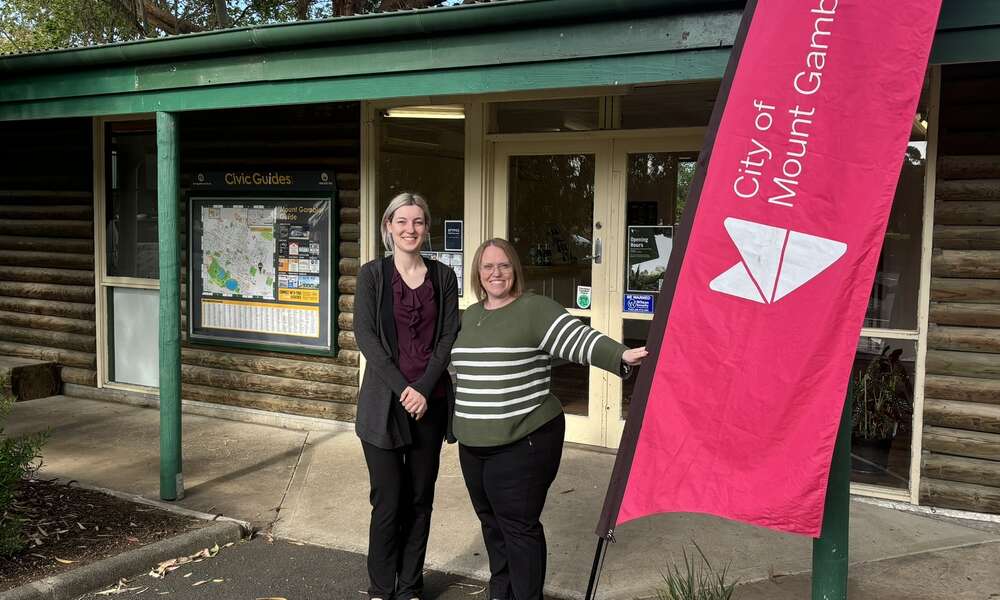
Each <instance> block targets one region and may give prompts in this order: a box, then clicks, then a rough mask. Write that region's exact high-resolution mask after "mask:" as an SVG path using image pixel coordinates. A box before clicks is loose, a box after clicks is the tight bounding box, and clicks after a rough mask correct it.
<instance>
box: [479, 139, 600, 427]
mask: <svg viewBox="0 0 1000 600" xmlns="http://www.w3.org/2000/svg"><path fill="white" fill-rule="evenodd" d="M610 150H611V143H610V141H595V142H532V143H497V144H496V145H495V146H494V170H493V178H494V180H493V181H494V189H493V206H492V219H491V222H492V228H491V234H492V235H493V236H497V237H505V238H507V239H508V240H510V242H511V243H512V244H513V245H514V247H515V248H516V249H517V252H518V255H519V256H520V259H521V262H522V263H523V265H524V273H525V287H526V289H528V290H531V291H532V292H534V293H536V294H542V295H544V296H548V297H550V298H552V299H554V300H555V301H556V302H558V303H560V304H561V305H562V306H564V307H566V309H567V310H568V311H569V312H570V313H571V314H573V315H575V316H577V317H579V318H580V319H581V320H582V321H583V322H584V323H587V324H588V325H590V326H591V327H594V328H596V329H599V330H601V331H604V332H608V325H609V320H608V317H609V296H608V288H607V285H606V282H607V281H608V262H607V258H606V256H605V254H604V251H605V249H606V248H607V244H608V238H607V233H608V232H609V231H610V229H609V228H608V223H609V222H610V210H609V202H608V199H609V197H610V194H609V188H610V185H609V178H610V167H611V161H610ZM552 367H553V368H552V375H551V377H552V379H551V386H552V392H553V393H554V394H555V395H556V397H558V398H559V399H560V401H561V402H562V404H563V409H564V410H565V412H566V416H567V430H566V437H567V440H568V441H573V442H579V443H584V444H593V445H605V431H606V427H605V424H606V418H607V414H608V413H609V410H608V408H609V407H608V405H607V389H606V380H607V378H606V376H605V374H604V373H603V372H602V371H600V370H598V369H589V368H587V367H582V366H580V365H576V364H573V363H568V362H565V361H561V360H558V359H554V360H553V364H552Z"/></svg>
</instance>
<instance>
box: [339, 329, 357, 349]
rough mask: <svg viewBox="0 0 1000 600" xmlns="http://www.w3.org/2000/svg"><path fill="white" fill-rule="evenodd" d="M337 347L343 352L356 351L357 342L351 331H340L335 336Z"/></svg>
mask: <svg viewBox="0 0 1000 600" xmlns="http://www.w3.org/2000/svg"><path fill="white" fill-rule="evenodd" d="M337 347H338V348H344V349H345V350H358V341H357V340H355V339H354V332H353V331H341V332H339V333H338V334H337Z"/></svg>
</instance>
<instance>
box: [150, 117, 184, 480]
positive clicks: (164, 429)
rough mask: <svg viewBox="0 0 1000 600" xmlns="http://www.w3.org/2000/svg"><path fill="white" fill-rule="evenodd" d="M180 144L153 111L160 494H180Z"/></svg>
mask: <svg viewBox="0 0 1000 600" xmlns="http://www.w3.org/2000/svg"><path fill="white" fill-rule="evenodd" d="M179 148H180V144H179V143H178V139H177V117H176V115H172V114H170V113H165V112H158V113H156V202H157V217H158V219H157V227H158V229H159V231H158V234H159V243H160V325H159V348H160V498H162V499H163V500H180V499H181V498H183V497H184V476H183V468H182V454H181V281H180V279H181V260H180V259H181V253H180V247H179V244H178V240H179V239H180V223H181V219H180V205H181V201H180V151H179Z"/></svg>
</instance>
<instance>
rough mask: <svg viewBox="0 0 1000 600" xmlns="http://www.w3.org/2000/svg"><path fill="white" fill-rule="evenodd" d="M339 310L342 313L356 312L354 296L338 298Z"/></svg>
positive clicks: (345, 295)
mask: <svg viewBox="0 0 1000 600" xmlns="http://www.w3.org/2000/svg"><path fill="white" fill-rule="evenodd" d="M337 309H338V310H340V311H341V312H354V294H341V295H340V296H338V297H337Z"/></svg>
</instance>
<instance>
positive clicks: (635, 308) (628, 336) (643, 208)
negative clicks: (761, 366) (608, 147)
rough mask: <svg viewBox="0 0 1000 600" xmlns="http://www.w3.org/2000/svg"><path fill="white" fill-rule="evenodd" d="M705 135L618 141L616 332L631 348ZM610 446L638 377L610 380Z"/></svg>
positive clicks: (645, 324) (641, 339)
mask: <svg viewBox="0 0 1000 600" xmlns="http://www.w3.org/2000/svg"><path fill="white" fill-rule="evenodd" d="M702 141H703V136H702V134H701V132H700V131H699V132H696V133H690V134H685V135H678V136H664V137H663V138H657V139H648V140H616V141H615V144H614V169H613V178H614V180H615V182H616V186H615V189H616V195H615V199H614V200H613V201H612V204H613V205H614V206H615V207H616V208H617V210H616V211H615V214H616V215H617V219H616V222H615V224H614V227H615V229H614V231H615V232H616V235H615V236H614V237H615V239H616V240H617V243H616V245H615V248H614V250H615V252H614V256H615V259H614V264H613V265H612V270H613V275H612V278H613V281H612V282H610V283H609V287H610V288H611V289H612V290H614V291H613V293H612V298H611V301H610V304H611V306H612V309H611V311H610V313H611V314H610V318H611V331H612V332H613V333H612V335H615V337H616V338H617V339H620V340H622V343H624V344H625V345H626V346H629V347H635V346H642V345H644V344H645V343H646V337H647V336H648V334H649V326H650V324H651V322H652V318H653V315H652V311H653V310H655V307H656V304H657V301H658V300H659V289H660V285H661V284H662V283H663V271H664V269H665V268H666V265H667V260H668V259H669V258H670V252H671V250H672V247H673V236H674V232H675V231H676V229H677V226H678V225H679V224H680V219H681V214H682V213H683V212H684V206H685V202H686V200H687V195H688V190H689V188H690V184H691V180H692V179H693V177H694V171H695V162H696V161H697V159H698V149H699V148H701V145H702ZM607 387H608V390H607V394H608V398H609V399H610V402H609V403H608V404H609V406H613V407H614V408H613V409H612V410H610V411H609V419H608V426H607V434H606V438H605V445H606V446H608V447H611V448H617V447H618V442H619V440H620V439H621V435H622V431H623V430H624V428H625V418H626V417H627V416H628V410H629V406H630V404H631V399H632V392H633V389H634V387H635V378H634V377H633V378H631V379H629V380H627V381H624V382H623V381H621V380H620V379H618V378H616V377H609V378H608V386H607Z"/></svg>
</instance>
